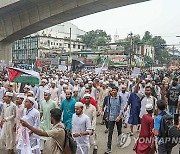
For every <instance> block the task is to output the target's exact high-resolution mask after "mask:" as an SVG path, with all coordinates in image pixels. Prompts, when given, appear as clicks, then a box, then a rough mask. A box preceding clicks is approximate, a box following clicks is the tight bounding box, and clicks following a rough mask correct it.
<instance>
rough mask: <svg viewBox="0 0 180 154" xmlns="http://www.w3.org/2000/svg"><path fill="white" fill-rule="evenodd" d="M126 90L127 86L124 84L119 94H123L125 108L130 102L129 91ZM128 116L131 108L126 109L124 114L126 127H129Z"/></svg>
mask: <svg viewBox="0 0 180 154" xmlns="http://www.w3.org/2000/svg"><path fill="white" fill-rule="evenodd" d="M126 90H127V88H126V86H125V85H122V91H121V92H120V94H119V95H120V96H121V99H122V105H123V109H124V108H125V107H126V105H127V104H128V99H129V95H130V94H129V92H127V91H126ZM128 118H129V109H128V110H126V111H124V114H123V122H124V128H127V123H128Z"/></svg>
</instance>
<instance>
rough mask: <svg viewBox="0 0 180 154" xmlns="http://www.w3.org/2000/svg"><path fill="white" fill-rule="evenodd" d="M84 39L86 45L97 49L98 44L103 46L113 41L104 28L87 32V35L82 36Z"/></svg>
mask: <svg viewBox="0 0 180 154" xmlns="http://www.w3.org/2000/svg"><path fill="white" fill-rule="evenodd" d="M81 39H82V41H83V42H84V43H85V44H86V46H88V47H90V48H92V49H96V48H97V46H103V45H105V44H106V43H108V42H110V41H111V36H110V35H107V33H106V32H105V31H103V30H99V29H97V30H95V31H94V30H92V31H89V32H87V33H86V34H85V35H83V36H81Z"/></svg>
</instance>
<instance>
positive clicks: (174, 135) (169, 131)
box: [158, 112, 180, 149]
mask: <svg viewBox="0 0 180 154" xmlns="http://www.w3.org/2000/svg"><path fill="white" fill-rule="evenodd" d="M158 136H159V137H160V139H161V140H162V141H163V142H164V143H165V144H166V146H167V149H171V148H173V147H174V146H176V145H177V144H178V143H180V142H179V141H180V130H179V129H178V128H177V127H176V126H175V125H174V124H173V117H172V116H171V115H169V114H167V113H166V112H165V113H164V114H163V116H162V119H161V123H160V130H159V135H158Z"/></svg>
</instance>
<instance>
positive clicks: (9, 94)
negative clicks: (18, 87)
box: [5, 92, 13, 97]
mask: <svg viewBox="0 0 180 154" xmlns="http://www.w3.org/2000/svg"><path fill="white" fill-rule="evenodd" d="M5 96H10V97H13V93H10V92H6V93H5Z"/></svg>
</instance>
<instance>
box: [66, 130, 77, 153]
mask: <svg viewBox="0 0 180 154" xmlns="http://www.w3.org/2000/svg"><path fill="white" fill-rule="evenodd" d="M76 150H77V143H76V141H75V140H74V138H73V137H72V135H71V134H70V133H69V132H67V130H65V143H64V150H63V153H64V154H76Z"/></svg>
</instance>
